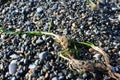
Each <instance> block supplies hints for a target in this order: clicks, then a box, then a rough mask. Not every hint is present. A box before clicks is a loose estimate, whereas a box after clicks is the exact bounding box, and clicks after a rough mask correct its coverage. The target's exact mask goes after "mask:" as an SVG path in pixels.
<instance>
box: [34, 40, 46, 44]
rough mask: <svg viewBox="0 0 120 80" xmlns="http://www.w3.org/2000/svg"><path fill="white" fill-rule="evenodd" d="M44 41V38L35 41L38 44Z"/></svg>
mask: <svg viewBox="0 0 120 80" xmlns="http://www.w3.org/2000/svg"><path fill="white" fill-rule="evenodd" d="M43 42H44V41H43V40H42V39H37V40H36V42H35V43H36V44H42V43H43Z"/></svg>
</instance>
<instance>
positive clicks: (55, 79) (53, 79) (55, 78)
mask: <svg viewBox="0 0 120 80" xmlns="http://www.w3.org/2000/svg"><path fill="white" fill-rule="evenodd" d="M51 80H59V79H58V77H56V76H55V77H53V78H52V79H51Z"/></svg>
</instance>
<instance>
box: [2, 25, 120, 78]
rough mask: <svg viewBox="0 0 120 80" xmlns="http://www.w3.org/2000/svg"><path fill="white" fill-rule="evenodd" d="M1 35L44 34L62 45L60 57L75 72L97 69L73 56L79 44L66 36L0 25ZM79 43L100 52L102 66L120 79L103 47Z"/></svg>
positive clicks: (113, 76)
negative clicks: (112, 69)
mask: <svg viewBox="0 0 120 80" xmlns="http://www.w3.org/2000/svg"><path fill="white" fill-rule="evenodd" d="M0 33H6V34H15V35H16V34H30V35H43V34H45V35H49V36H53V37H54V38H55V41H56V42H58V43H60V45H61V46H62V51H60V52H59V56H60V57H61V58H63V59H65V60H67V61H68V62H69V64H70V66H71V68H72V69H73V71H74V70H76V71H77V72H78V73H80V72H81V71H82V72H84V71H86V69H87V68H88V69H89V68H91V69H92V70H93V69H94V67H95V66H94V65H93V64H94V62H90V63H89V61H82V60H77V59H74V57H73V56H72V55H73V54H74V53H77V52H78V51H79V50H78V48H77V45H78V44H76V42H75V41H74V40H68V39H67V38H66V37H65V36H60V35H56V34H54V33H50V32H43V31H19V30H16V31H15V30H6V29H4V28H3V27H2V26H1V25H0ZM77 43H79V44H81V45H87V46H89V47H92V48H93V49H94V50H95V51H98V52H99V53H100V54H101V55H102V56H103V58H104V62H103V64H101V66H106V70H107V72H108V74H109V76H110V77H112V78H114V79H116V80H118V79H120V74H118V73H113V72H112V71H111V68H110V64H109V58H108V55H107V53H105V52H104V51H103V49H102V48H101V47H97V46H95V45H94V44H92V43H90V42H77ZM71 46H73V47H71ZM71 54H72V55H71ZM83 63H84V64H83ZM81 69H82V70H81Z"/></svg>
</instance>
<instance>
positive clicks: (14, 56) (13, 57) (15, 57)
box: [10, 54, 18, 59]
mask: <svg viewBox="0 0 120 80" xmlns="http://www.w3.org/2000/svg"><path fill="white" fill-rule="evenodd" d="M10 57H11V58H12V59H17V58H18V55H16V54H12V55H10Z"/></svg>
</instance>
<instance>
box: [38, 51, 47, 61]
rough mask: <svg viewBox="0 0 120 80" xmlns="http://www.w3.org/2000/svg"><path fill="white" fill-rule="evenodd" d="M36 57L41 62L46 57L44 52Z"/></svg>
mask: <svg viewBox="0 0 120 80" xmlns="http://www.w3.org/2000/svg"><path fill="white" fill-rule="evenodd" d="M38 56H39V59H40V60H43V59H45V58H46V57H47V52H45V51H44V52H41V53H39V55H38Z"/></svg>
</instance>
